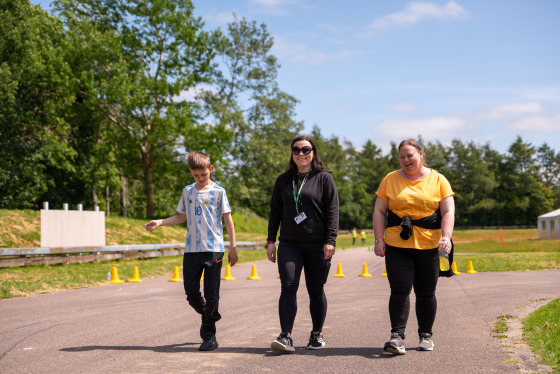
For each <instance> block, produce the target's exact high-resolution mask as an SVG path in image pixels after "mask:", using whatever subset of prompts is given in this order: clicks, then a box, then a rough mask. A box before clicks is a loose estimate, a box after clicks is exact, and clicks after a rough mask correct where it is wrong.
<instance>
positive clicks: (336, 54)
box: [272, 35, 367, 65]
mask: <svg viewBox="0 0 560 374" xmlns="http://www.w3.org/2000/svg"><path fill="white" fill-rule="evenodd" d="M366 53H367V52H366V51H363V50H351V49H340V50H338V51H332V52H331V53H329V54H327V53H324V52H322V51H320V50H318V49H315V48H313V47H311V46H310V45H309V44H306V43H300V42H293V41H290V40H287V39H286V38H284V37H283V36H279V35H275V36H274V45H273V46H272V54H274V55H275V56H276V57H277V58H278V59H279V60H280V62H282V60H285V61H290V62H297V63H303V64H306V65H319V64H322V63H323V62H326V61H329V60H335V59H352V58H355V57H358V56H363V55H365V54H366Z"/></svg>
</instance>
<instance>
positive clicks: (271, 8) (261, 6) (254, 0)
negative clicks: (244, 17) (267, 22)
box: [247, 0, 309, 15]
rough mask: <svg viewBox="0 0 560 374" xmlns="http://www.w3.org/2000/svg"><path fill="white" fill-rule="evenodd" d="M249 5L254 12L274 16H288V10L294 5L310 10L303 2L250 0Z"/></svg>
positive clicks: (291, 0)
mask: <svg viewBox="0 0 560 374" xmlns="http://www.w3.org/2000/svg"><path fill="white" fill-rule="evenodd" d="M247 4H248V5H249V7H251V8H253V10H256V11H259V12H263V13H267V14H273V15H281V14H286V13H287V10H286V8H287V7H289V6H293V5H295V6H298V7H300V8H309V6H308V5H306V4H305V2H304V1H302V0H249V1H248V2H247Z"/></svg>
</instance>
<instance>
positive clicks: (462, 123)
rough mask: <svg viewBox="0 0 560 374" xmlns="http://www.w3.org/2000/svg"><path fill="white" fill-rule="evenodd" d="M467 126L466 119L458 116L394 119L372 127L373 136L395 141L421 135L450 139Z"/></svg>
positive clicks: (428, 138) (430, 137) (429, 137)
mask: <svg viewBox="0 0 560 374" xmlns="http://www.w3.org/2000/svg"><path fill="white" fill-rule="evenodd" d="M467 126H468V121H467V118H466V117H463V116H460V115H450V116H439V117H428V118H394V119H390V120H387V121H385V122H382V123H381V124H379V125H378V126H376V127H374V134H377V135H382V136H384V137H388V138H390V139H393V140H394V141H397V140H398V139H405V138H410V137H416V136H417V135H419V134H420V135H422V136H423V137H424V138H425V139H427V140H430V139H441V140H443V139H451V138H453V137H455V136H456V135H457V134H458V133H460V132H464V130H465V128H467Z"/></svg>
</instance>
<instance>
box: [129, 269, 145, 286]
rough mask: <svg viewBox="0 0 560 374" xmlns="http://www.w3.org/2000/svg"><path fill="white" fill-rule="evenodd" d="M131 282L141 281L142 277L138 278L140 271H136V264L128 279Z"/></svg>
mask: <svg viewBox="0 0 560 374" xmlns="http://www.w3.org/2000/svg"><path fill="white" fill-rule="evenodd" d="M128 281H129V282H132V283H142V279H140V273H139V272H138V266H135V267H134V268H133V270H132V278H130V279H129V280H128Z"/></svg>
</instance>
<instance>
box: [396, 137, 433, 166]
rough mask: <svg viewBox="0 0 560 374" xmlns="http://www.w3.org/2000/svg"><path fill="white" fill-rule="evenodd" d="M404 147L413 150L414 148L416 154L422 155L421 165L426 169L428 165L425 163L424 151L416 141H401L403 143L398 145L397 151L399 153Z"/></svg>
mask: <svg viewBox="0 0 560 374" xmlns="http://www.w3.org/2000/svg"><path fill="white" fill-rule="evenodd" d="M405 145H410V146H413V147H414V148H416V149H417V150H418V152H422V153H424V157H422V165H424V166H426V167H428V164H427V163H426V152H424V149H423V148H422V146H421V145H420V143H418V142H417V141H416V139H405V140H403V141H402V142H401V143H400V144H399V151H400V150H401V148H402V147H404V146H405Z"/></svg>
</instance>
